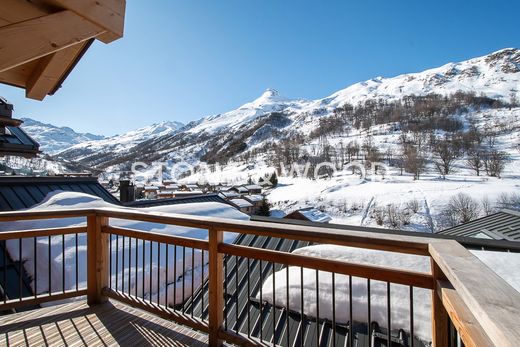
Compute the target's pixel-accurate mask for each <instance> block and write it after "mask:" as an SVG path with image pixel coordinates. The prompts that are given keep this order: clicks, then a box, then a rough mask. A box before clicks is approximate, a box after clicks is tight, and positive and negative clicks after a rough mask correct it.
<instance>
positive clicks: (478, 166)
mask: <svg viewBox="0 0 520 347" xmlns="http://www.w3.org/2000/svg"><path fill="white" fill-rule="evenodd" d="M466 165H468V166H469V167H470V168H471V169H472V170H473V171H475V174H476V175H477V176H480V171H481V170H482V169H483V168H484V158H483V155H482V151H480V150H472V151H470V152H469V154H468V158H467V159H466Z"/></svg>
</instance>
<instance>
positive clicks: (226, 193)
mask: <svg viewBox="0 0 520 347" xmlns="http://www.w3.org/2000/svg"><path fill="white" fill-rule="evenodd" d="M218 194H219V195H220V196H222V197H223V198H224V199H226V200H229V199H235V198H238V197H240V194H238V193H237V192H235V191H234V190H227V191H220V192H219V193H218Z"/></svg>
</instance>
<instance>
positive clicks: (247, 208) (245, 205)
mask: <svg viewBox="0 0 520 347" xmlns="http://www.w3.org/2000/svg"><path fill="white" fill-rule="evenodd" d="M228 202H229V203H230V204H231V205H233V206H235V207H236V208H237V209H238V210H240V211H241V212H244V213H247V214H252V213H253V204H252V203H250V202H249V201H247V200H246V199H242V198H235V199H229V200H228Z"/></svg>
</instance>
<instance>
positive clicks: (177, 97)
mask: <svg viewBox="0 0 520 347" xmlns="http://www.w3.org/2000/svg"><path fill="white" fill-rule="evenodd" d="M152 4H153V5H152ZM518 13H520V2H518V1H513V0H511V1H492V2H491V1H466V2H463V1H440V0H438V1H429V2H426V1H416V0H415V1H412V0H410V1H404V0H394V1H383V0H381V1H370V0H368V1H355V2H354V1H340V0H338V1H332V0H328V1H318V0H314V1H307V0H294V1H289V0H284V1H280V0H263V1H256V0H250V1H249V0H248V1H245V0H222V1H200V0H189V1H177V0H174V1H171V0H154V1H144V0H127V15H126V22H125V37H124V38H123V39H121V40H119V41H116V42H113V43H111V44H109V45H104V44H102V43H100V42H96V43H95V44H94V45H93V46H92V47H91V48H90V50H89V52H88V53H87V54H86V55H85V56H84V57H83V59H82V61H81V62H80V63H79V65H78V66H77V67H76V69H75V70H74V71H73V73H72V74H71V75H70V76H69V78H68V79H67V81H66V82H65V84H64V87H63V88H62V89H61V90H60V91H58V93H57V94H56V95H54V96H50V97H47V98H46V99H45V100H44V101H43V102H38V101H32V100H28V99H25V98H24V94H23V92H22V91H21V90H18V89H15V88H11V87H7V86H3V85H2V86H0V95H1V96H4V97H6V98H7V99H8V100H9V101H11V102H13V103H14V104H15V111H16V113H15V115H16V117H31V118H35V119H37V120H40V121H44V122H50V123H53V124H56V125H62V126H63V125H64V126H70V127H72V128H74V129H75V130H78V131H83V132H87V131H88V132H92V133H96V134H104V135H113V134H116V133H122V132H125V131H128V130H131V129H135V128H138V127H141V126H145V125H148V124H151V123H154V122H160V121H162V120H172V121H173V120H175V121H181V122H188V121H190V120H194V119H198V118H200V117H202V116H205V115H210V114H217V113H221V112H225V111H228V110H231V109H234V108H236V107H238V106H240V105H242V104H244V103H246V102H248V101H251V100H253V99H255V98H256V97H258V96H259V95H260V94H261V93H262V92H263V91H264V90H265V89H266V88H268V87H269V88H275V89H277V90H279V91H280V93H281V94H282V95H284V96H286V97H294V98H299V97H302V98H321V97H325V96H327V95H329V94H332V93H333V92H335V91H337V90H339V89H342V88H345V87H347V86H348V85H350V84H353V83H355V82H359V81H363V80H366V79H369V78H373V77H376V76H385V77H389V76H394V75H398V74H401V73H407V72H415V71H421V70H424V69H426V68H431V67H436V66H439V65H442V64H444V63H447V62H450V61H459V60H465V59H468V58H471V57H475V56H480V55H484V54H487V53H490V52H492V51H496V50H499V49H501V48H506V47H517V48H518V47H520V29H519V27H518Z"/></svg>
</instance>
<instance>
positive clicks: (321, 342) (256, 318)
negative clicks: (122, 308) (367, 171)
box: [184, 223, 424, 347]
mask: <svg viewBox="0 0 520 347" xmlns="http://www.w3.org/2000/svg"><path fill="white" fill-rule="evenodd" d="M318 224H320V226H323V224H321V223H318ZM234 243H235V244H238V245H243V246H249V247H256V248H263V249H271V250H278V251H281V252H292V251H294V250H295V249H297V248H301V247H305V246H308V245H309V243H308V242H304V241H295V240H287V239H280V238H273V237H265V236H257V235H240V236H239V237H238V238H237V240H235V242H234ZM282 267H283V265H281V264H276V265H275V268H274V271H278V270H280V269H282ZM224 272H225V283H224V288H225V300H226V303H225V307H226V308H227V309H226V311H225V312H224V317H225V326H226V327H227V329H230V330H233V331H238V332H241V333H242V334H246V335H247V333H248V328H249V331H250V332H251V336H252V337H254V338H256V339H260V337H261V339H262V340H263V341H264V342H265V343H266V344H274V343H275V344H276V345H281V346H287V337H289V341H290V343H291V345H293V346H317V345H318V346H332V345H337V346H347V344H348V338H349V337H348V333H349V327H348V325H345V324H336V327H335V329H334V328H333V325H332V322H331V321H329V320H324V319H320V320H319V322H317V321H316V319H315V318H313V317H308V316H305V315H304V316H302V315H301V314H300V313H299V312H294V311H287V309H286V308H284V307H273V306H272V305H270V304H268V303H266V302H264V303H263V305H262V306H260V302H259V300H258V299H256V296H257V294H258V293H259V290H260V287H261V284H262V280H265V279H266V278H267V277H268V276H269V275H270V274H272V273H273V265H272V263H269V262H266V261H260V260H255V259H250V261H249V264H248V261H247V259H246V258H240V257H239V258H238V259H237V257H234V256H225V258H224ZM248 278H249V288H248ZM192 307H193V314H194V316H197V317H202V318H203V319H208V283H207V281H206V283H205V284H204V285H203V286H202V287H201V288H200V289H199V290H197V291H196V292H195V294H194V295H193V299H191V298H190V299H188V301H187V302H186V304H185V306H184V310H185V312H187V313H190V314H191V312H192V311H191V310H192ZM275 318H276V322H274V319H275ZM273 323H275V324H273ZM248 326H249V327H248ZM302 330H303V331H302ZM318 331H319V333H318ZM353 331H354V335H353V342H354V344H353V346H358V347H362V346H367V347H368V346H386V339H387V334H386V330H385V329H384V328H380V327H379V326H378V325H377V323H372V324H371V327H370V333H369V332H368V324H367V323H358V322H354V325H353ZM273 332H275V333H274V334H273ZM334 333H335V335H334ZM302 334H303V343H302V341H301V336H302ZM334 336H335V338H336V344H334V343H333V338H334ZM273 337H274V341H273ZM391 339H392V346H409V345H410V341H409V340H410V338H409V336H407V335H406V334H405V333H404V332H403V331H392V333H391ZM414 345H415V346H424V344H422V343H421V342H420V341H419V340H417V339H414Z"/></svg>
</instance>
